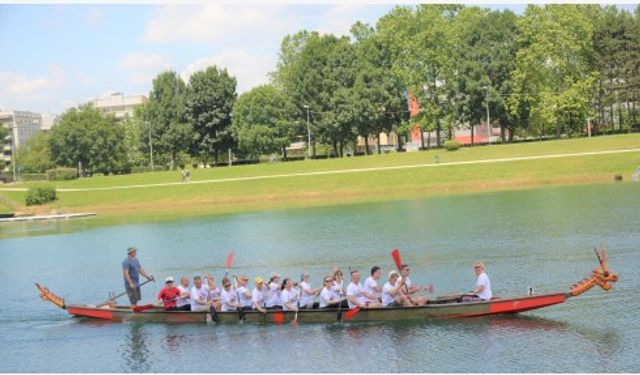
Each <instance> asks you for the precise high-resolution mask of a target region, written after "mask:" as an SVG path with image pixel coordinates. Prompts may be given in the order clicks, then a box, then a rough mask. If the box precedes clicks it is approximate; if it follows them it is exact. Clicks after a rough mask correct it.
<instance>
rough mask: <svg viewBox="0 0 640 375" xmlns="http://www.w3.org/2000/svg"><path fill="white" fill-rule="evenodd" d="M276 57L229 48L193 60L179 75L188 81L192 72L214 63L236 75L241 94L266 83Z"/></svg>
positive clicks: (238, 89) (273, 67)
mask: <svg viewBox="0 0 640 375" xmlns="http://www.w3.org/2000/svg"><path fill="white" fill-rule="evenodd" d="M276 59H277V57H276V56H270V55H262V54H256V53H251V52H248V51H247V50H244V49H237V50H229V51H225V52H222V53H219V54H217V55H214V56H210V57H203V58H201V59H198V60H196V61H194V62H193V63H191V64H189V65H188V66H187V67H186V68H185V69H184V70H183V71H182V72H181V73H180V76H181V77H182V79H183V80H184V81H185V82H189V77H191V75H192V74H193V73H195V72H198V71H202V70H205V69H206V68H207V67H209V66H211V65H216V66H217V67H218V69H224V68H226V69H227V72H228V73H229V75H231V76H233V77H236V79H237V80H238V86H237V91H238V93H239V94H241V93H243V92H245V91H248V90H250V89H251V88H252V87H255V86H258V85H263V84H266V83H268V81H269V80H268V78H267V73H269V72H271V71H273V70H275V65H276Z"/></svg>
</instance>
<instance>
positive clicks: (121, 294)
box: [103, 279, 153, 304]
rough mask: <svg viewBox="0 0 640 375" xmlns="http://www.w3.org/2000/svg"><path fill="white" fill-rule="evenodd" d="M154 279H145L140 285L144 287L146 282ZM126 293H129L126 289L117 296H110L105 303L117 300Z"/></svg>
mask: <svg viewBox="0 0 640 375" xmlns="http://www.w3.org/2000/svg"><path fill="white" fill-rule="evenodd" d="M152 280H153V279H147V281H145V282H143V283H142V284H140V287H142V286H143V285H145V284H147V283H150V282H151V281H152ZM125 294H127V292H126V291H125V292H122V293H120V294H118V295H117V296H115V297H112V298H109V299H108V300H107V301H106V302H104V303H109V302H111V301H115V300H117V299H118V298H120V297H122V296H124V295H125ZM104 303H103V304H104Z"/></svg>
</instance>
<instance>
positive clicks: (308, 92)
mask: <svg viewBox="0 0 640 375" xmlns="http://www.w3.org/2000/svg"><path fill="white" fill-rule="evenodd" d="M270 78H271V83H270V84H268V85H263V86H259V87H255V88H253V89H252V90H250V91H248V92H246V93H244V94H242V95H241V96H240V97H238V96H237V93H236V80H235V78H234V77H232V76H230V75H229V74H228V73H227V71H226V70H225V69H219V68H218V67H215V66H214V67H209V68H208V69H206V70H205V71H201V72H197V73H195V74H193V75H192V76H191V77H190V79H189V82H184V81H182V80H181V79H180V77H179V76H178V75H177V74H176V73H175V72H171V71H169V72H164V73H161V74H160V75H158V76H157V77H156V78H155V79H154V81H153V89H152V91H151V93H150V97H149V101H148V103H146V104H145V105H143V106H142V107H141V108H140V110H139V111H138V112H137V113H136V115H135V116H134V118H131V119H128V120H127V121H125V123H124V124H116V123H115V122H114V121H113V120H109V119H105V118H104V116H102V117H100V118H101V119H98V118H97V117H96V116H100V115H99V114H98V113H97V112H95V110H92V109H91V108H88V107H81V108H79V109H74V110H70V111H68V112H67V113H66V114H65V115H64V116H63V122H62V124H60V125H59V126H57V127H54V129H53V130H52V133H51V139H50V140H49V141H48V144H49V145H50V152H51V156H52V160H53V161H54V163H56V164H60V165H72V166H77V165H81V166H82V167H83V168H85V167H86V168H90V169H91V170H92V171H107V170H111V171H116V170H118V169H122V168H123V166H126V165H127V164H128V165H131V164H133V165H145V164H148V163H149V156H148V155H149V154H150V153H151V152H150V151H151V150H150V147H152V148H153V155H154V159H155V160H156V163H157V164H168V165H172V166H173V167H175V166H176V165H178V164H181V163H184V162H185V160H186V158H192V159H195V160H197V161H198V162H203V163H211V162H218V161H220V160H224V159H226V158H227V156H228V154H229V153H230V150H231V151H232V152H233V153H234V154H235V155H238V156H240V157H249V158H255V157H257V156H259V155H264V154H270V153H274V152H279V153H281V154H282V155H283V157H285V158H286V157H287V154H286V147H287V146H288V145H289V144H290V143H291V142H292V141H295V140H306V139H307V137H310V138H311V147H312V151H313V154H314V155H315V153H316V144H318V143H319V144H322V145H328V146H329V147H330V148H331V150H332V153H333V154H334V155H339V156H342V155H343V153H344V150H345V148H352V149H355V145H354V142H355V141H356V139H357V137H358V136H361V137H363V138H364V140H365V142H368V139H369V137H370V136H373V137H374V138H377V136H378V134H379V133H380V132H388V131H391V130H394V131H396V132H397V133H398V134H399V135H401V136H408V134H409V132H410V130H411V129H412V127H413V126H414V125H415V124H416V123H417V124H420V126H421V127H422V129H423V130H425V131H431V132H433V131H435V135H436V139H435V145H436V146H440V145H441V144H442V139H441V138H442V137H443V136H448V137H449V138H451V136H452V133H453V132H454V131H455V129H459V128H468V127H470V126H473V125H477V124H480V123H482V122H483V121H485V118H486V111H487V107H488V109H489V112H490V113H491V120H492V124H493V126H499V127H500V129H501V136H502V137H501V138H502V141H503V142H508V141H511V140H512V139H513V136H514V135H523V136H535V137H552V136H556V137H560V136H561V135H562V134H568V135H569V136H571V135H572V134H576V133H582V132H583V130H584V127H585V123H586V121H587V119H589V120H590V121H591V123H592V125H593V128H594V132H612V131H631V130H640V122H639V119H638V117H639V116H638V108H637V102H638V97H639V95H638V94H639V93H640V7H638V8H637V9H636V10H635V12H634V13H633V14H632V13H630V12H627V11H621V10H619V9H617V8H616V7H613V6H607V7H601V6H598V5H545V6H537V5H529V6H528V7H527V8H526V10H525V11H524V13H523V14H522V15H520V16H518V15H516V14H514V13H512V12H511V11H509V10H505V11H490V10H488V9H482V8H479V7H464V6H460V5H436V4H430V5H418V6H402V7H396V8H394V9H393V10H392V11H390V12H389V13H388V14H386V15H384V16H383V17H381V18H380V19H379V20H378V22H377V24H376V25H375V27H372V26H370V25H367V24H363V23H360V22H357V23H356V24H354V25H353V26H352V28H351V30H350V36H342V37H338V36H335V35H330V34H322V35H321V34H319V33H317V32H309V31H306V30H302V31H299V32H297V33H295V34H293V35H287V36H285V37H284V39H283V41H282V44H281V48H280V52H279V56H278V64H277V69H276V71H275V72H273V73H272V74H271V77H270ZM409 96H415V98H416V100H417V101H418V103H419V105H420V111H419V113H418V115H417V116H415V117H412V118H410V117H409V114H408V110H407V102H408V98H409ZM80 114H85V115H86V117H85V118H79V117H78V116H79V115H80ZM307 118H308V120H309V121H308V124H307ZM71 124H75V125H71ZM92 124H93V125H92ZM307 125H308V126H309V129H307ZM74 126H75V128H74V129H71V128H73V127H74ZM67 127H68V128H69V129H67ZM90 128H91V129H90ZM106 128H109V129H111V130H105V129H106ZM113 129H115V130H113ZM472 129H473V127H472ZM77 134H84V135H85V136H87V137H89V139H90V140H91V142H88V143H86V142H85V143H83V142H81V141H80V140H79V138H78V137H79V136H77ZM99 138H100V141H98V139H99ZM60 139H63V140H64V142H67V144H64V143H60V141H59V140H60ZM69 143H75V144H77V145H78V146H77V148H75V149H73V151H71V149H70V148H69ZM378 146H379V145H378ZM424 146H425V144H424V141H423V147H424ZM74 147H75V146H74ZM377 149H378V150H380V147H378V148H377ZM105 150H109V153H110V154H111V155H112V157H110V158H105V157H103V156H100V155H101V154H100V153H101V152H103V151H105ZM365 150H367V151H368V150H369V145H368V144H367V145H366V147H365Z"/></svg>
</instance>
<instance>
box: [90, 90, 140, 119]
mask: <svg viewBox="0 0 640 375" xmlns="http://www.w3.org/2000/svg"><path fill="white" fill-rule="evenodd" d="M148 100H149V98H147V97H146V96H144V95H133V96H125V95H124V94H123V93H121V92H111V93H108V94H106V95H104V96H102V97H100V98H97V99H94V100H93V101H92V103H93V105H94V107H95V108H97V109H99V110H101V111H103V112H104V113H108V114H113V115H114V116H115V118H116V120H119V121H122V120H124V119H125V118H127V117H132V116H133V111H134V109H135V108H136V107H137V106H139V105H142V104H144V103H146V102H147V101H148Z"/></svg>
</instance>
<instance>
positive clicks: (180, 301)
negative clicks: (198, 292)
mask: <svg viewBox="0 0 640 375" xmlns="http://www.w3.org/2000/svg"><path fill="white" fill-rule="evenodd" d="M178 289H179V290H180V294H183V293H189V289H188V288H185V287H183V286H182V285H178ZM190 304H191V298H190V297H186V298H180V297H178V299H176V305H177V306H178V307H182V306H184V305H190Z"/></svg>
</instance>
